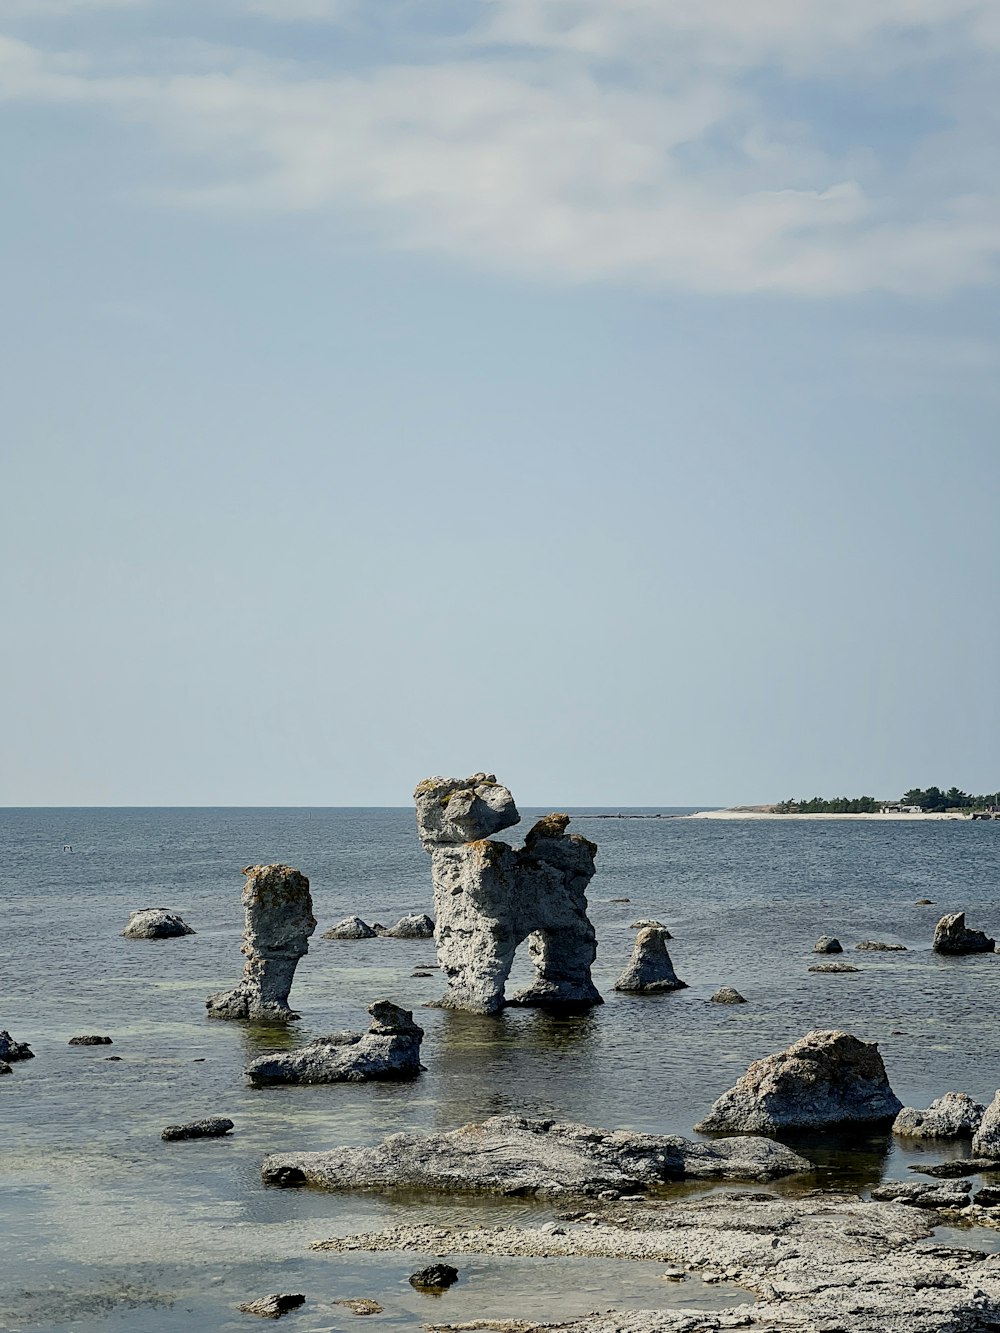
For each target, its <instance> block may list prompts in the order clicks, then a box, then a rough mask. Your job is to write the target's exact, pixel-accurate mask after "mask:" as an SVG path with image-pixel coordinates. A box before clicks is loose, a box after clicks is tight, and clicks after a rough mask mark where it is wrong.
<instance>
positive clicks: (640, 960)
mask: <svg viewBox="0 0 1000 1333" xmlns="http://www.w3.org/2000/svg"><path fill="white" fill-rule="evenodd" d="M669 938H670V937H669V935H668V934H667V932H666V931H665V930H664V929H663V928H662V927H661V926H644V927H643V928H642V930H640V931H639V934H638V935H637V936H636V937H635V947H634V948H633V950H632V957H631V958H630V959H629V961H628V965H627V966H626V968H625V971H624V972H623V973H622V974H621V976H620V977H619V978H618V980H617V981H616V982H615V990H620V991H638V992H640V993H642V994H646V995H649V994H654V993H656V992H659V991H671V990H682V989H683V988H684V987H685V986H686V985H687V982H686V981H681V979H680V977H678V975H677V973H676V972H675V971H674V965H673V963H672V962H671V961H670V954H669V953H667V940H668V939H669Z"/></svg>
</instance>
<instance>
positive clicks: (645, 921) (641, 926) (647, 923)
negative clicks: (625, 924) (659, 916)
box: [629, 917, 674, 940]
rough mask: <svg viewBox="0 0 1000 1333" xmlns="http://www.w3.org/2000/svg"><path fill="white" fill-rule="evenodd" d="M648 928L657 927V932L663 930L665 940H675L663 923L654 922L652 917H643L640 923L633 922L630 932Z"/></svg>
mask: <svg viewBox="0 0 1000 1333" xmlns="http://www.w3.org/2000/svg"><path fill="white" fill-rule="evenodd" d="M647 926H655V927H656V929H657V930H662V931H663V938H664V939H667V940H672V939H673V938H674V937H673V935H671V933H670V931H669V930H667V928H666V926H665V925H664V924H663V922H662V921H654V920H653V919H652V918H651V917H641V918H640V919H639V920H638V921H633V922H632V924H631V925H630V926H629V930H645V929H646V927H647Z"/></svg>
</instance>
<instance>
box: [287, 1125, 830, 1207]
mask: <svg viewBox="0 0 1000 1333" xmlns="http://www.w3.org/2000/svg"><path fill="white" fill-rule="evenodd" d="M811 1170H812V1167H811V1165H810V1163H809V1162H807V1161H806V1160H805V1158H803V1157H800V1156H799V1155H798V1154H797V1153H794V1152H792V1151H791V1149H789V1148H786V1147H784V1146H783V1145H782V1144H779V1143H775V1142H774V1141H772V1140H770V1139H762V1138H735V1139H720V1140H717V1141H715V1142H712V1143H693V1142H691V1141H690V1140H688V1139H683V1138H680V1137H678V1136H675V1135H659V1134H633V1133H630V1132H626V1131H622V1130H617V1131H611V1130H601V1129H592V1128H590V1127H589V1126H587V1125H573V1124H559V1123H557V1122H555V1121H552V1120H533V1119H523V1118H521V1117H519V1116H493V1117H491V1118H490V1119H489V1120H485V1121H483V1122H482V1123H481V1124H473V1125H465V1126H464V1127H463V1128H462V1129H456V1130H452V1131H451V1132H450V1133H447V1134H429V1135H418V1134H394V1135H392V1136H391V1137H390V1138H387V1139H384V1140H383V1141H382V1143H381V1144H378V1145H377V1146H376V1147H373V1148H335V1149H333V1150H332V1151H330V1152H312V1153H301V1152H298V1153H276V1154H274V1155H272V1156H270V1157H267V1158H265V1160H264V1166H263V1177H264V1180H265V1182H266V1183H267V1184H277V1185H304V1184H309V1185H318V1186H320V1187H322V1188H324V1189H331V1190H366V1189H387V1190H408V1189H421V1190H444V1191H448V1192H463V1191H464V1192H470V1193H494V1194H506V1195H539V1196H543V1197H544V1196H548V1195H554V1196H557V1195H565V1194H585V1195H594V1194H597V1193H599V1192H600V1191H601V1190H608V1189H610V1190H616V1191H617V1192H619V1193H626V1194H627V1193H634V1192H635V1191H636V1190H638V1189H644V1188H648V1187H650V1186H653V1185H662V1184H664V1183H665V1182H668V1181H673V1180H689V1179H690V1180H773V1179H776V1178H777V1177H779V1176H786V1175H792V1174H794V1173H796V1172H806V1171H811Z"/></svg>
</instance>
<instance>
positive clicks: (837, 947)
mask: <svg viewBox="0 0 1000 1333" xmlns="http://www.w3.org/2000/svg"><path fill="white" fill-rule="evenodd" d="M843 952H844V946H843V945H842V944H841V942H840V940H838V939H835V938H834V936H832V935H821V936H820V938H819V939H818V940H817V941H816V943H815V944H814V945H813V953H843Z"/></svg>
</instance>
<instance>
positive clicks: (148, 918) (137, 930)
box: [122, 907, 194, 940]
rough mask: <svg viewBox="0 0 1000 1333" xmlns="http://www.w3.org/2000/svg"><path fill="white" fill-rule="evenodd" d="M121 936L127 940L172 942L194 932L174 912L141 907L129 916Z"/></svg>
mask: <svg viewBox="0 0 1000 1333" xmlns="http://www.w3.org/2000/svg"><path fill="white" fill-rule="evenodd" d="M122 934H123V935H124V936H125V938H126V939H127V940H172V939H176V938H177V937H178V936H180V935H193V934H194V931H193V930H192V929H191V927H190V926H189V925H188V924H187V922H186V921H183V920H182V919H181V918H180V917H179V916H178V915H177V913H176V912H168V911H167V909H166V908H165V907H141V908H140V909H139V910H138V911H137V912H131V913H130V914H129V919H128V922H127V924H126V926H125V929H124V930H123V931H122Z"/></svg>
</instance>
